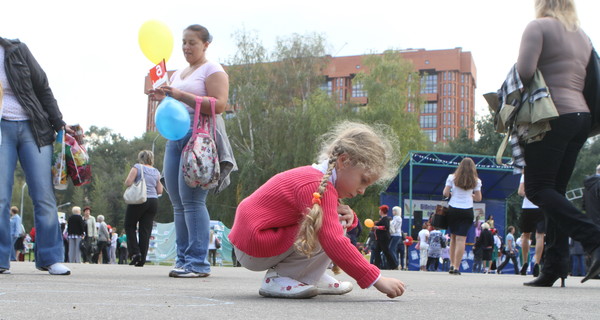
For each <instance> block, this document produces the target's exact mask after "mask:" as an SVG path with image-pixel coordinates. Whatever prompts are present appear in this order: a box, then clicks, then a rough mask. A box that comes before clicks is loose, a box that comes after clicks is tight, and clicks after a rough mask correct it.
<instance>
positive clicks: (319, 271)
mask: <svg viewBox="0 0 600 320" xmlns="http://www.w3.org/2000/svg"><path fill="white" fill-rule="evenodd" d="M234 250H235V256H236V258H237V260H238V261H239V263H240V264H241V265H242V266H243V267H244V268H246V269H249V270H252V271H264V270H267V269H270V268H273V269H275V271H276V272H277V274H279V275H280V276H283V277H289V278H292V279H294V280H297V281H300V282H303V283H306V284H316V283H317V282H318V281H319V279H321V277H322V276H323V274H324V273H325V271H326V270H327V267H328V266H329V265H330V264H331V259H329V257H328V256H327V255H326V254H325V251H323V249H322V248H321V247H319V251H318V252H317V253H315V254H313V255H311V256H310V257H307V256H305V255H303V254H301V253H299V252H297V251H296V250H295V248H294V246H292V247H291V248H289V249H288V250H287V251H286V252H284V253H282V254H280V255H278V256H273V257H266V258H257V257H253V256H251V255H249V254H246V253H244V252H243V251H241V250H240V249H238V248H236V247H235V246H234Z"/></svg>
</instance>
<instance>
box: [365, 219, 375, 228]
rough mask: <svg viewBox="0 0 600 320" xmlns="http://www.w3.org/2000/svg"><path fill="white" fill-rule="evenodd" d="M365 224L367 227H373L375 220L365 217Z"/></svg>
mask: <svg viewBox="0 0 600 320" xmlns="http://www.w3.org/2000/svg"><path fill="white" fill-rule="evenodd" d="M365 226H366V227H367V228H373V227H374V226H375V222H373V220H371V219H365Z"/></svg>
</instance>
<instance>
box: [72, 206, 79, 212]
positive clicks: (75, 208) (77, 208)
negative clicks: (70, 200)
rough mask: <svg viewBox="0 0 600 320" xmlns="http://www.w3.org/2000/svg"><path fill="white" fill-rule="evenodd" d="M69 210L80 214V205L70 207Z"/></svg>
mask: <svg viewBox="0 0 600 320" xmlns="http://www.w3.org/2000/svg"><path fill="white" fill-rule="evenodd" d="M71 212H73V213H74V214H81V207H78V206H75V207H73V209H71Z"/></svg>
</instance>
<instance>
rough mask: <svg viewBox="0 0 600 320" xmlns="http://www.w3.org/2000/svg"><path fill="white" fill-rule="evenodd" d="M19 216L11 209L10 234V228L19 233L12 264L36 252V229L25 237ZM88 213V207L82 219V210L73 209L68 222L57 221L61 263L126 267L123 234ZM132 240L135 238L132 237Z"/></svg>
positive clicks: (99, 216)
mask: <svg viewBox="0 0 600 320" xmlns="http://www.w3.org/2000/svg"><path fill="white" fill-rule="evenodd" d="M18 212H19V209H18V208H17V207H15V206H13V207H12V208H11V214H12V218H11V230H12V229H13V225H14V229H15V230H19V231H18V233H16V234H17V237H14V239H15V241H14V242H13V249H14V250H15V255H14V256H12V255H11V261H24V260H25V254H26V253H27V252H29V251H30V250H31V251H33V252H35V250H36V249H37V246H36V244H37V242H36V229H35V227H33V228H32V229H31V230H30V232H29V233H26V232H25V228H24V227H23V225H22V223H21V219H20V217H19V214H18ZM91 213H92V208H91V207H89V206H88V207H85V208H84V209H83V215H82V212H81V207H79V206H73V208H72V210H71V214H70V215H69V217H68V219H64V218H63V217H59V218H58V223H59V226H60V230H61V231H62V239H63V248H64V259H63V260H62V261H61V262H68V263H93V264H117V263H118V264H126V263H127V260H128V254H127V235H126V234H125V232H121V234H120V235H119V234H118V231H117V227H113V226H111V225H109V224H107V223H106V222H105V221H104V216H103V215H98V216H97V218H96V217H94V216H93V215H91ZM134 237H137V235H136V234H134ZM26 248H27V249H26ZM30 259H31V258H30ZM33 259H34V260H35V258H33Z"/></svg>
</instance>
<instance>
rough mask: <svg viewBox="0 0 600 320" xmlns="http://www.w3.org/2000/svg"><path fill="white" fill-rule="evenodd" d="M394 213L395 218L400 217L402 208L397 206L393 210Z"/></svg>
mask: <svg viewBox="0 0 600 320" xmlns="http://www.w3.org/2000/svg"><path fill="white" fill-rule="evenodd" d="M392 212H393V213H394V215H395V216H399V215H401V214H402V208H400V207H399V206H395V207H393V208H392Z"/></svg>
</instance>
